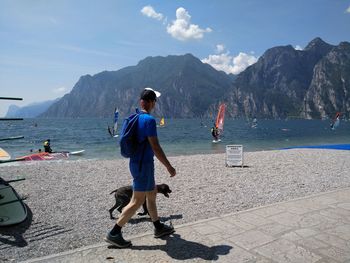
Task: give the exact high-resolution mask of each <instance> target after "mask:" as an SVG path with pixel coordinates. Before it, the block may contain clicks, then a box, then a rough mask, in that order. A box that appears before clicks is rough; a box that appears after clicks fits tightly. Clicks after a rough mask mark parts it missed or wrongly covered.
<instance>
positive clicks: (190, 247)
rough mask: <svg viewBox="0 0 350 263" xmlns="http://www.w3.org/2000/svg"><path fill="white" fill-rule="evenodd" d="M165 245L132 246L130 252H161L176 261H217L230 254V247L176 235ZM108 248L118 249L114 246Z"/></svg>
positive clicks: (169, 238) (168, 237)
mask: <svg viewBox="0 0 350 263" xmlns="http://www.w3.org/2000/svg"><path fill="white" fill-rule="evenodd" d="M164 240H166V244H165V245H151V246H132V247H131V248H130V249H132V250H161V251H164V252H165V253H167V254H168V256H169V257H171V258H173V259H177V260H186V259H196V258H200V259H203V260H218V259H219V256H220V255H227V254H228V253H230V250H231V249H232V246H228V245H218V246H212V247H209V246H206V245H203V244H201V243H198V242H193V241H188V240H185V239H183V238H181V236H180V235H178V234H173V235H170V236H167V237H165V238H164ZM108 248H111V249H112V248H113V249H118V248H116V247H114V246H109V247H108Z"/></svg>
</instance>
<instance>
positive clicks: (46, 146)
mask: <svg viewBox="0 0 350 263" xmlns="http://www.w3.org/2000/svg"><path fill="white" fill-rule="evenodd" d="M44 151H45V152H46V153H52V149H51V145H50V139H47V140H46V141H45V142H44Z"/></svg>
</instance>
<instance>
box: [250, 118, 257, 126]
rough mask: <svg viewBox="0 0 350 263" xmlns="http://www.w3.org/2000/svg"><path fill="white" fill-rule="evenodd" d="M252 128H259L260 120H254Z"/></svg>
mask: <svg viewBox="0 0 350 263" xmlns="http://www.w3.org/2000/svg"><path fill="white" fill-rule="evenodd" d="M251 127H252V128H257V127H258V120H257V119H256V118H254V119H253V121H252V126H251Z"/></svg>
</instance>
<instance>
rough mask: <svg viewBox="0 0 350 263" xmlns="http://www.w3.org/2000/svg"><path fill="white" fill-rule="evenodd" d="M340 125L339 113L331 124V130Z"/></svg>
mask: <svg viewBox="0 0 350 263" xmlns="http://www.w3.org/2000/svg"><path fill="white" fill-rule="evenodd" d="M339 124H340V112H337V113H336V114H335V117H334V119H333V121H332V123H331V129H332V130H335V129H336V128H337V127H338V126H339Z"/></svg>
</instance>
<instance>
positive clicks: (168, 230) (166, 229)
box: [154, 224, 175, 238]
mask: <svg viewBox="0 0 350 263" xmlns="http://www.w3.org/2000/svg"><path fill="white" fill-rule="evenodd" d="M174 232H175V229H174V227H173V226H167V225H165V224H163V227H162V228H161V229H157V228H156V229H155V230H154V237H155V238H159V237H162V236H166V235H170V234H172V233H174Z"/></svg>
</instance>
